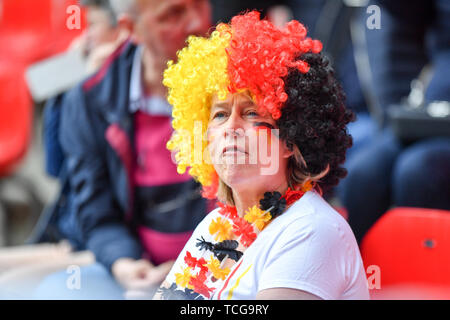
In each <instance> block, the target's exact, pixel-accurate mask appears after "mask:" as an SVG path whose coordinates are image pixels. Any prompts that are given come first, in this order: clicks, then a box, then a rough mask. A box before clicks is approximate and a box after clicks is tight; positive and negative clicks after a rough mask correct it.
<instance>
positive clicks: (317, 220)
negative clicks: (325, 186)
mask: <svg viewBox="0 0 450 320" xmlns="http://www.w3.org/2000/svg"><path fill="white" fill-rule="evenodd" d="M280 218H282V219H280V221H279V224H280V227H281V228H282V229H283V235H284V237H287V238H288V237H295V238H299V237H300V236H301V235H303V236H304V237H311V236H314V238H315V239H321V240H323V241H324V242H331V243H334V244H337V242H342V241H346V242H351V243H352V244H356V240H355V239H354V235H353V232H352V231H351V228H350V226H349V225H348V223H347V222H346V221H345V219H344V218H343V217H342V216H341V215H340V214H339V213H338V212H337V211H336V210H335V209H334V208H333V207H332V206H331V205H330V204H329V203H328V202H327V201H326V200H325V199H323V198H322V197H321V196H320V195H319V194H318V193H316V192H311V191H310V192H307V193H306V194H305V195H304V196H303V197H302V198H301V199H300V200H298V201H297V202H295V203H294V204H293V205H292V206H291V207H290V208H289V210H288V211H287V212H286V213H285V214H283V215H281V216H280ZM275 221H276V220H275ZM275 221H274V222H275ZM286 240H287V241H289V239H286Z"/></svg>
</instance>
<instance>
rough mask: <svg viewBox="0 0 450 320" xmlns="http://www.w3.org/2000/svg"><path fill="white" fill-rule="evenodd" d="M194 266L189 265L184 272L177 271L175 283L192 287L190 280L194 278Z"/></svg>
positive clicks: (183, 286)
mask: <svg viewBox="0 0 450 320" xmlns="http://www.w3.org/2000/svg"><path fill="white" fill-rule="evenodd" d="M191 271H192V268H190V267H187V268H185V269H184V270H183V273H175V283H176V284H177V285H178V286H180V287H182V288H186V287H187V288H189V289H192V288H191V287H190V286H189V281H191V278H192V273H191Z"/></svg>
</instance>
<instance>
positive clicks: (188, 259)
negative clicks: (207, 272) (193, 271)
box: [184, 251, 198, 268]
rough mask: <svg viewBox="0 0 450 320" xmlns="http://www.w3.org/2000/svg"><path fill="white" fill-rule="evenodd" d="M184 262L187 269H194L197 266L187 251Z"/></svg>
mask: <svg viewBox="0 0 450 320" xmlns="http://www.w3.org/2000/svg"><path fill="white" fill-rule="evenodd" d="M184 262H186V264H187V265H188V267H191V268H195V267H196V265H197V262H198V261H197V259H196V258H194V257H193V256H192V255H191V253H190V252H189V251H186V256H185V257H184Z"/></svg>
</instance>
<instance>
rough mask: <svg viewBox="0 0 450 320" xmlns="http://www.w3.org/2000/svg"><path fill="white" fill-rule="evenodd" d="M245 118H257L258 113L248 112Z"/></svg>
mask: <svg viewBox="0 0 450 320" xmlns="http://www.w3.org/2000/svg"><path fill="white" fill-rule="evenodd" d="M247 116H250V117H258V116H259V114H258V112H256V111H254V110H252V111H248V112H247Z"/></svg>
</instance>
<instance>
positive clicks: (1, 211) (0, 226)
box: [0, 0, 450, 299]
mask: <svg viewBox="0 0 450 320" xmlns="http://www.w3.org/2000/svg"><path fill="white" fill-rule="evenodd" d="M390 2H391V3H389V1H371V2H369V1H364V0H346V1H341V0H328V1H327V0H297V1H232V0H212V1H211V5H212V16H213V22H214V23H216V22H228V21H229V19H230V18H231V17H232V16H233V15H235V14H237V13H239V12H242V11H244V10H249V9H258V10H260V11H261V12H262V13H263V15H264V16H267V18H268V19H271V20H272V21H273V22H274V23H275V24H277V25H279V26H282V25H284V23H285V22H286V21H289V20H291V19H292V18H295V19H298V20H299V21H301V22H302V23H303V24H305V26H306V27H307V29H308V35H309V36H310V37H312V38H315V39H319V40H321V41H322V42H323V44H324V53H325V54H326V55H327V56H328V58H329V59H330V61H331V64H332V65H333V67H334V68H335V71H336V75H337V77H338V78H339V80H340V81H341V83H342V86H343V88H344V91H345V92H346V95H347V107H348V108H350V109H352V110H353V111H354V112H355V114H356V115H357V120H356V122H354V123H353V124H351V126H350V127H349V130H350V133H351V134H352V135H353V138H354V146H353V147H352V148H351V149H350V150H349V152H348V156H347V163H348V166H347V169H348V170H349V176H348V177H347V178H346V179H344V181H343V183H342V184H341V185H340V186H339V187H338V188H336V190H333V191H331V192H330V193H329V194H327V195H325V196H326V198H327V200H328V201H329V202H330V203H332V205H333V206H334V207H335V208H336V209H337V210H338V211H339V212H340V213H341V214H342V215H343V216H344V217H345V218H347V219H348V220H349V223H350V225H351V226H352V228H353V230H354V232H355V235H356V236H357V238H358V241H359V242H360V244H361V249H362V254H363V259H364V262H365V264H366V267H368V266H371V265H376V266H379V268H380V270H381V279H382V280H381V284H382V285H384V284H385V285H391V288H392V289H391V290H390V291H388V290H387V291H386V292H385V293H384V295H383V294H382V293H381V291H380V290H378V291H377V290H375V291H373V297H375V298H377V297H381V298H445V299H448V298H450V290H449V287H450V282H449V280H448V279H450V277H448V272H450V260H449V259H450V258H449V257H450V255H449V254H448V253H449V252H450V232H449V231H450V229H449V228H450V216H448V213H449V211H448V210H450V207H449V202H450V161H449V159H450V156H449V154H450V151H449V149H450V147H449V146H450V143H449V140H448V139H449V136H450V120H449V119H450V118H449V117H450V107H449V103H448V101H449V98H448V97H449V95H450V85H449V77H448V72H450V40H449V35H450V27H449V23H450V22H449V21H450V19H449V17H450V16H449V14H450V2H449V1H446V0H436V1H425V0H423V1H419V0H416V1H395V3H393V1H390ZM92 3H94V5H92ZM97 9H98V8H97ZM88 10H90V12H88ZM102 19H103V20H102ZM102 21H103V22H104V17H102V16H99V14H98V12H96V11H95V2H91V4H90V5H83V1H81V2H80V1H77V0H0V247H3V250H4V251H3V252H7V251H5V250H7V248H14V247H17V246H22V245H32V244H37V243H42V242H46V241H48V240H49V239H52V237H50V236H48V235H46V234H45V233H46V232H48V224H49V223H50V220H51V217H49V216H48V215H47V213H48V208H51V207H52V205H54V203H55V201H56V198H57V196H58V193H59V191H60V188H61V186H60V184H59V177H58V173H57V172H58V170H56V169H55V168H54V166H55V165H54V162H55V161H56V160H55V159H54V156H55V154H53V153H52V152H53V150H55V149H53V148H52V142H51V141H52V139H51V135H52V134H54V133H52V132H49V131H48V130H47V129H48V128H50V127H51V125H52V122H51V120H48V118H47V120H48V121H47V120H46V110H49V109H48V108H50V107H49V104H51V103H52V101H54V99H55V97H58V95H60V94H62V93H63V92H65V91H67V90H68V89H70V88H71V87H73V86H75V85H76V84H77V83H78V82H80V81H82V80H83V79H85V78H86V77H88V76H89V74H91V73H92V72H94V71H95V70H96V69H98V67H99V66H100V65H101V64H102V62H103V61H104V60H105V59H106V58H107V56H108V54H109V53H111V52H112V49H113V48H115V47H116V45H117V43H118V42H119V40H123V39H120V37H115V38H114V40H108V38H107V37H108V36H107V34H108V32H107V31H104V30H103V31H102V26H101V23H102ZM99 25H100V27H99ZM105 28H106V27H105ZM106 29H107V28H106ZM102 37H104V38H102ZM100 38H102V39H101V41H102V43H100V44H99V43H96V42H95V39H97V40H98V39H100ZM93 39H94V40H93ZM111 43H113V46H111ZM108 46H109V47H108ZM100 47H101V49H99V50H96V51H95V52H96V54H93V52H94V49H98V48H100ZM49 135H50V136H49ZM393 141H394V142H393ZM381 155H386V156H387V159H386V158H381V157H380V158H377V157H378V156H381ZM436 155H438V156H436ZM371 161H373V162H374V163H371ZM418 165H422V166H421V167H417V166H418ZM418 168H419V169H418ZM397 169H398V170H397ZM396 170H397V171H396ZM433 170H434V171H433ZM410 178H411V179H412V180H410ZM381 179H384V182H383V183H384V184H383V183H381V182H380V183H379V181H380V180H381ZM421 179H422V180H421ZM411 181H412V182H411ZM402 183H403V184H402ZM415 184H418V185H419V186H420V190H421V191H420V192H419V193H418V194H415V192H416V190H417V188H416V189H414V186H415ZM428 184H429V185H428ZM404 185H407V187H408V188H406V187H405V186H404ZM352 188H353V189H352ZM355 188H356V190H355ZM370 188H372V189H370ZM427 188H428V190H427ZM398 190H399V191H398ZM426 192H428V193H426ZM358 199H359V202H358V201H355V200H358ZM381 218H382V219H381ZM44 240H46V241H44ZM58 240H60V239H58ZM5 256H6V255H5ZM1 257H2V253H1V252H0V276H1V272H2V270H6V269H7V268H8V267H7V266H8V261H6V262H5V260H2V258H1ZM394 257H395V258H394ZM402 259H403V260H402ZM2 262H3V266H2ZM371 270H372V271H373V270H375V271H374V272H375V273H376V270H377V269H371ZM408 270H409V271H408ZM372 271H370V272H369V271H368V277H369V281H372V282H373V283H372V284H373V285H374V286H377V284H379V283H378V282H377V281H379V278H373V277H372V278H370V276H371V275H373V276H374V277H375V276H376V274H375V273H372ZM411 284H413V285H411ZM405 288H406V289H405ZM375 289H379V288H375Z"/></svg>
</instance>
